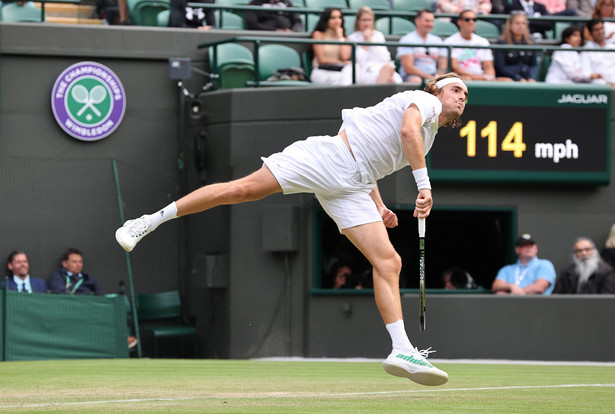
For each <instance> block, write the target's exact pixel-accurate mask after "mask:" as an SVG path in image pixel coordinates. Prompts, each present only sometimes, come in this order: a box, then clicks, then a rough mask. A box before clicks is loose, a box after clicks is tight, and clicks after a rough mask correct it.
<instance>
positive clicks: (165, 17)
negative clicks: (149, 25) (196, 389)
mask: <svg viewBox="0 0 615 414" xmlns="http://www.w3.org/2000/svg"><path fill="white" fill-rule="evenodd" d="M170 14H171V11H170V10H163V11H161V12H160V13H158V26H159V27H167V26H168V25H169V15H170Z"/></svg>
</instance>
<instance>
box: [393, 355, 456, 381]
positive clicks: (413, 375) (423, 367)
mask: <svg viewBox="0 0 615 414" xmlns="http://www.w3.org/2000/svg"><path fill="white" fill-rule="evenodd" d="M430 349H431V348H428V349H425V350H422V351H419V350H418V349H417V348H414V349H413V350H410V351H404V350H399V349H394V350H393V352H391V354H390V355H389V356H388V357H387V359H386V360H385V361H384V362H383V363H382V366H383V368H384V370H385V371H386V372H388V373H389V374H391V375H395V376H397V377H404V378H408V379H410V380H412V381H414V382H416V383H417V384H421V385H442V384H444V383H445V382H446V381H448V374H447V373H446V372H444V371H442V370H441V369H438V368H436V367H434V366H433V365H432V364H431V363H429V362H428V361H427V355H429V354H430V353H431V352H435V351H430Z"/></svg>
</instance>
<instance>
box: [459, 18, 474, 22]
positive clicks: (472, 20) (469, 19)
mask: <svg viewBox="0 0 615 414" xmlns="http://www.w3.org/2000/svg"><path fill="white" fill-rule="evenodd" d="M461 20H463V21H464V22H475V21H476V17H464V18H463V19H461Z"/></svg>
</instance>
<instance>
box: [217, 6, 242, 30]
mask: <svg viewBox="0 0 615 414" xmlns="http://www.w3.org/2000/svg"><path fill="white" fill-rule="evenodd" d="M220 13H222V14H220ZM214 15H215V16H216V17H215V18H216V27H217V28H218V29H226V30H245V28H246V25H245V22H244V20H243V17H241V16H239V15H237V14H235V13H231V12H229V11H225V10H216V11H215V12H214ZM220 16H222V18H220Z"/></svg>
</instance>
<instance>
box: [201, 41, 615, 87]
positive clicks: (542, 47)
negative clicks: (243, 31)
mask: <svg viewBox="0 0 615 414" xmlns="http://www.w3.org/2000/svg"><path fill="white" fill-rule="evenodd" d="M225 43H250V44H252V45H253V48H254V52H253V53H254V84H255V86H256V87H258V86H259V85H260V79H259V76H258V73H259V58H258V49H259V47H260V46H261V45H262V44H263V43H283V44H295V45H297V44H300V45H309V46H312V45H314V44H331V45H350V46H351V47H352V54H351V61H352V83H353V84H355V83H356V61H357V60H356V48H357V46H387V47H399V46H406V47H435V48H440V49H447V56H448V70H449V71H450V70H451V67H452V65H451V59H452V57H451V51H452V49H467V48H468V47H467V46H458V45H444V44H434V43H420V44H419V43H400V42H350V41H337V40H336V41H333V40H315V39H311V38H310V39H298V38H287V37H266V36H236V37H231V38H228V39H222V40H217V41H214V42H207V43H201V44H200V45H198V48H199V49H203V48H209V47H213V56H210V60H211V62H212V65H211V66H212V67H214V68H215V67H217V66H218V46H219V45H222V44H225ZM472 49H491V50H525V51H537V52H540V53H542V54H543V56H544V55H546V54H548V53H550V52H553V51H557V50H562V48H561V47H560V46H554V45H546V44H541V45H523V46H521V45H499V44H496V45H489V46H472ZM565 50H566V51H579V52H607V53H608V52H615V49H596V48H584V47H576V48H570V49H565ZM544 64H545V63H544V59H543V60H542V61H541V65H544ZM541 69H543V68H541Z"/></svg>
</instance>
